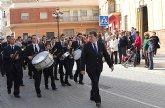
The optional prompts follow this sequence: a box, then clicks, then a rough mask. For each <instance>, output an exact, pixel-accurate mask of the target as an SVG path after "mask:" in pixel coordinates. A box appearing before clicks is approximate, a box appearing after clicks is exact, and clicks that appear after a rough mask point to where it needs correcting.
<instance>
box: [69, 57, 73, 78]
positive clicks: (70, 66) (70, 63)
mask: <svg viewBox="0 0 165 108" xmlns="http://www.w3.org/2000/svg"><path fill="white" fill-rule="evenodd" d="M73 66H74V59H70V60H69V73H70V77H73V72H72V71H73Z"/></svg>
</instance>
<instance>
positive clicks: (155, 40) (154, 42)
mask: <svg viewBox="0 0 165 108" xmlns="http://www.w3.org/2000/svg"><path fill="white" fill-rule="evenodd" d="M151 38H152V39H153V45H154V54H155V55H156V53H157V49H158V48H160V45H159V43H160V40H159V37H158V36H156V32H153V33H152V36H151Z"/></svg>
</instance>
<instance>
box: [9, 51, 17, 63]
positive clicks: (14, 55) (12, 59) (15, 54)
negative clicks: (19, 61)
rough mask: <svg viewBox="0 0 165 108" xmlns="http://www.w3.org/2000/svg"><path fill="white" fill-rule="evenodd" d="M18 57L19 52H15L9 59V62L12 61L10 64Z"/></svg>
mask: <svg viewBox="0 0 165 108" xmlns="http://www.w3.org/2000/svg"><path fill="white" fill-rule="evenodd" d="M18 55H19V51H16V52H15V53H14V54H13V56H12V58H11V61H12V62H13V61H15V58H16V57H17V56H18Z"/></svg>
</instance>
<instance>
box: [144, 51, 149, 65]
mask: <svg viewBox="0 0 165 108" xmlns="http://www.w3.org/2000/svg"><path fill="white" fill-rule="evenodd" d="M143 55H144V60H145V65H146V66H147V67H148V66H149V59H148V53H147V51H144V52H143Z"/></svg>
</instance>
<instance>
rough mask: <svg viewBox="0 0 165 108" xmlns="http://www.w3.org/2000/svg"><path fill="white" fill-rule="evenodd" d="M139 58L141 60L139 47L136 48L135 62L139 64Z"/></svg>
mask: <svg viewBox="0 0 165 108" xmlns="http://www.w3.org/2000/svg"><path fill="white" fill-rule="evenodd" d="M140 60H141V57H140V49H138V50H137V63H138V64H140Z"/></svg>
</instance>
